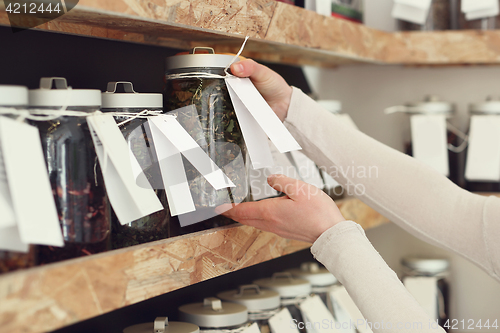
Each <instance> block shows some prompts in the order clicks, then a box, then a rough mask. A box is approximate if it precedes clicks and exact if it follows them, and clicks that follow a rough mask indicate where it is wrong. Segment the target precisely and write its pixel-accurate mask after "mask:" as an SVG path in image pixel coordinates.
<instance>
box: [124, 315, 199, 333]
mask: <svg viewBox="0 0 500 333" xmlns="http://www.w3.org/2000/svg"><path fill="white" fill-rule="evenodd" d="M199 332H200V328H199V327H198V326H196V325H194V324H190V323H183V322H179V321H168V318H167V317H158V318H156V319H155V321H154V323H144V324H137V325H133V326H129V327H127V328H125V329H124V330H123V333H199Z"/></svg>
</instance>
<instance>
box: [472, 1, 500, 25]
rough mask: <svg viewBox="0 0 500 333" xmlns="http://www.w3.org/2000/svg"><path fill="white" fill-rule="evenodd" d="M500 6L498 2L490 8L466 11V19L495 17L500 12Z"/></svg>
mask: <svg viewBox="0 0 500 333" xmlns="http://www.w3.org/2000/svg"><path fill="white" fill-rule="evenodd" d="M498 9H499V7H498V3H497V4H496V7H491V8H488V9H482V10H475V11H473V12H467V13H465V19H466V20H467V21H471V20H478V19H483V18H488V17H494V16H497V15H498V13H499V10H498Z"/></svg>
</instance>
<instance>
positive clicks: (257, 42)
mask: <svg viewBox="0 0 500 333" xmlns="http://www.w3.org/2000/svg"><path fill="white" fill-rule="evenodd" d="M17 20H18V22H19V23H20V24H25V25H29V24H30V23H32V22H34V21H33V20H34V19H33V18H32V17H24V18H23V17H21V18H17ZM39 22H42V21H39ZM0 25H4V26H8V25H10V21H9V18H8V15H7V12H6V11H5V8H4V7H2V4H1V3H0ZM31 26H32V25H31ZM36 29H38V30H46V31H53V32H61V33H69V34H75V35H83V36H92V37H98V38H106V39H114V40H123V41H129V42H137V43H145V44H153V45H161V46H167V47H173V48H179V49H184V50H187V49H190V48H192V47H193V46H212V47H214V48H215V49H216V51H217V52H236V51H237V50H238V49H239V47H240V46H241V44H242V41H243V39H244V37H245V36H250V40H249V42H248V44H247V46H246V47H245V51H244V53H243V55H245V56H247V57H252V58H255V59H258V60H262V61H270V62H278V63H282V64H291V65H315V66H322V67H332V66H338V65H346V64H361V63H371V64H406V65H462V64H499V63H500V47H498V45H499V44H500V43H499V41H500V31H445V32H403V33H387V32H382V31H378V30H375V29H371V28H368V27H366V26H364V25H361V24H356V23H352V22H349V21H346V20H342V19H338V18H334V17H326V16H323V15H319V14H316V13H314V12H312V11H309V10H304V9H302V8H299V7H295V6H291V5H287V4H284V3H281V2H275V1H272V0H255V1H246V0H231V1H222V0H213V1H200V0H179V1H154V0H109V1H100V0H80V1H79V3H78V5H77V6H76V7H75V8H73V9H72V10H71V11H70V12H68V13H67V14H64V15H63V16H61V17H59V18H57V19H55V20H53V21H49V22H46V23H43V24H41V25H39V26H37V27H36Z"/></svg>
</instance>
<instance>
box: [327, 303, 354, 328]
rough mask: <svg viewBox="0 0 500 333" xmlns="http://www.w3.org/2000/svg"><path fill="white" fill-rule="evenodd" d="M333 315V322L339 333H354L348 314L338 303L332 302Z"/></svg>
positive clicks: (352, 323)
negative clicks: (334, 321) (335, 323)
mask: <svg viewBox="0 0 500 333" xmlns="http://www.w3.org/2000/svg"><path fill="white" fill-rule="evenodd" d="M332 307H333V313H334V314H335V320H336V322H337V324H338V326H339V331H340V332H342V333H356V332H357V331H356V325H355V324H354V321H353V320H352V318H351V316H349V313H347V311H346V310H345V309H344V308H342V307H341V306H340V305H339V303H338V302H337V301H335V300H332Z"/></svg>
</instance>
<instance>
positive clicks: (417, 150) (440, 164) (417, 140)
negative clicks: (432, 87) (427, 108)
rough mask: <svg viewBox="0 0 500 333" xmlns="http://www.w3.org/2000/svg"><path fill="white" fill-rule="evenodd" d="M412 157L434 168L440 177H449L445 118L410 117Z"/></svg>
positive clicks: (437, 116)
mask: <svg viewBox="0 0 500 333" xmlns="http://www.w3.org/2000/svg"><path fill="white" fill-rule="evenodd" d="M411 140H412V147H413V157H415V158H416V159H417V160H419V161H422V162H424V163H425V164H427V165H429V166H430V167H432V168H434V169H435V170H436V171H437V172H439V173H440V174H442V175H445V176H448V175H449V172H450V171H449V166H448V143H447V138H446V118H445V116H444V115H443V116H441V115H436V116H434V115H432V116H428V115H415V116H411Z"/></svg>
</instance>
